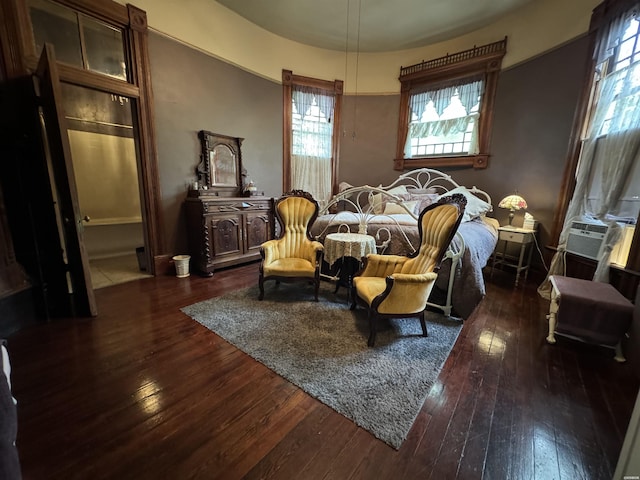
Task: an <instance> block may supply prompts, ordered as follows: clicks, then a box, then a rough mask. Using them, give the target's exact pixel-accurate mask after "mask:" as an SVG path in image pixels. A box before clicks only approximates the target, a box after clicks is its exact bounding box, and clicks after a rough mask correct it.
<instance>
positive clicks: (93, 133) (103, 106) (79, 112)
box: [61, 83, 150, 289]
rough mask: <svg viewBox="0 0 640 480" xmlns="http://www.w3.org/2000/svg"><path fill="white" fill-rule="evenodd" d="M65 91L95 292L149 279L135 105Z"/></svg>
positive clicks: (71, 89)
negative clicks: (139, 279) (134, 112)
mask: <svg viewBox="0 0 640 480" xmlns="http://www.w3.org/2000/svg"><path fill="white" fill-rule="evenodd" d="M61 86H62V98H63V104H64V111H65V118H66V122H67V127H68V136H69V145H70V150H71V160H72V163H73V171H74V175H75V180H76V186H77V190H78V204H79V208H80V212H81V215H82V219H83V230H84V243H85V248H86V251H87V254H88V258H89V265H90V270H91V280H92V284H93V287H94V288H95V289H98V288H102V287H106V286H109V285H114V284H117V283H123V282H127V281H131V280H135V279H138V278H142V277H146V276H150V275H149V274H148V270H147V266H146V265H145V263H146V262H145V260H146V256H145V255H144V253H143V252H144V228H143V216H142V207H141V197H140V189H139V175H138V159H137V151H138V149H137V147H136V141H135V138H136V136H135V131H134V130H135V129H134V122H133V112H132V100H131V99H129V98H128V97H124V96H121V95H116V94H111V93H106V92H102V91H98V90H94V89H90V88H85V87H80V86H76V85H71V84H66V83H62V85H61Z"/></svg>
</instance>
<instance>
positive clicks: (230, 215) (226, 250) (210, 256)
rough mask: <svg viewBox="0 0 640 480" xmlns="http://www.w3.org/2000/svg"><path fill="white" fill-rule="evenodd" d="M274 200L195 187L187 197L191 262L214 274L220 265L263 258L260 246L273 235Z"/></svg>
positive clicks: (197, 268) (209, 273) (194, 266)
mask: <svg viewBox="0 0 640 480" xmlns="http://www.w3.org/2000/svg"><path fill="white" fill-rule="evenodd" d="M273 212H274V210H273V199H272V198H269V197H223V196H217V195H216V194H215V193H213V192H209V191H208V190H197V191H196V190H192V191H190V192H189V195H188V197H187V200H186V214H187V229H188V235H189V251H190V255H191V265H192V268H194V269H195V270H196V271H197V273H199V274H201V275H205V276H211V275H213V272H214V270H215V269H217V268H223V267H228V266H231V265H237V264H240V263H245V262H250V261H252V260H257V259H259V258H260V245H261V244H262V243H263V242H265V241H267V240H269V239H271V238H273V233H274V214H273Z"/></svg>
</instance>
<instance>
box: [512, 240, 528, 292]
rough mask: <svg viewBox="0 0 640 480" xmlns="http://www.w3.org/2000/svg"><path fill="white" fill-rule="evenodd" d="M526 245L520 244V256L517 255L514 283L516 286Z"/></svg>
mask: <svg viewBox="0 0 640 480" xmlns="http://www.w3.org/2000/svg"><path fill="white" fill-rule="evenodd" d="M525 247H526V245H525V244H524V243H523V244H522V245H521V246H520V256H519V257H518V268H517V269H516V284H515V286H516V287H517V286H518V278H519V277H520V271H521V270H522V260H524V249H525Z"/></svg>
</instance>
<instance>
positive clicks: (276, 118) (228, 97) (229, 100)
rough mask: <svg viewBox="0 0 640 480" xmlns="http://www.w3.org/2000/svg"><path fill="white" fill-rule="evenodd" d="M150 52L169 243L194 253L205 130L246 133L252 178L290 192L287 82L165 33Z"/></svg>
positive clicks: (154, 37) (274, 191)
mask: <svg viewBox="0 0 640 480" xmlns="http://www.w3.org/2000/svg"><path fill="white" fill-rule="evenodd" d="M149 50H150V62H151V74H152V85H153V97H154V107H155V120H156V122H155V127H156V138H157V142H158V145H157V147H158V164H159V170H160V186H161V189H162V192H161V195H162V203H163V207H164V213H165V218H164V221H165V231H166V236H167V243H166V245H167V248H169V250H173V252H174V253H186V249H187V237H186V222H185V217H184V212H183V202H184V199H185V198H186V194H187V184H188V183H189V182H192V181H193V180H195V168H196V166H197V165H198V163H199V161H200V143H199V140H198V136H197V133H198V131H199V130H209V131H211V132H215V133H220V134H224V135H230V136H233V137H241V138H244V139H245V140H244V142H243V144H242V157H243V164H244V167H245V168H246V170H247V173H248V176H249V178H251V179H252V180H254V182H255V183H256V185H257V186H258V188H259V189H260V190H264V191H265V194H266V195H271V196H277V195H279V194H280V193H282V87H281V85H279V84H277V83H275V82H271V81H269V80H265V79H264V78H261V77H258V76H256V75H252V74H250V73H248V72H246V71H244V70H242V69H240V68H238V67H235V66H232V65H229V64H227V63H225V62H222V61H220V60H217V59H215V58H213V57H211V56H209V55H205V54H204V53H202V52H200V51H198V50H195V49H193V48H190V47H187V46H185V45H183V44H180V43H178V42H175V41H173V40H170V39H168V38H166V37H163V36H160V35H158V34H154V33H150V34H149Z"/></svg>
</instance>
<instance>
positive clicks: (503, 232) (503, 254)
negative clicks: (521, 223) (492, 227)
mask: <svg viewBox="0 0 640 480" xmlns="http://www.w3.org/2000/svg"><path fill="white" fill-rule="evenodd" d="M535 234H536V231H535V230H531V229H528V228H518V227H510V226H505V227H499V228H498V244H497V245H496V251H495V252H493V263H492V264H491V276H493V269H494V268H495V267H496V266H498V265H506V266H508V267H513V268H515V269H516V282H515V286H516V287H517V286H518V280H519V278H520V273H522V272H524V279H525V280H526V279H527V275H528V274H529V267H530V266H531V255H532V253H533V245H532V243H534V241H535ZM509 243H513V244H516V245H520V254H519V255H518V256H512V255H507V246H508V245H509ZM501 244H502V251H499V249H500V246H501ZM527 250H529V253H528V255H527V261H526V263H525V261H524V257H525V253H527ZM516 261H517V263H516Z"/></svg>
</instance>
